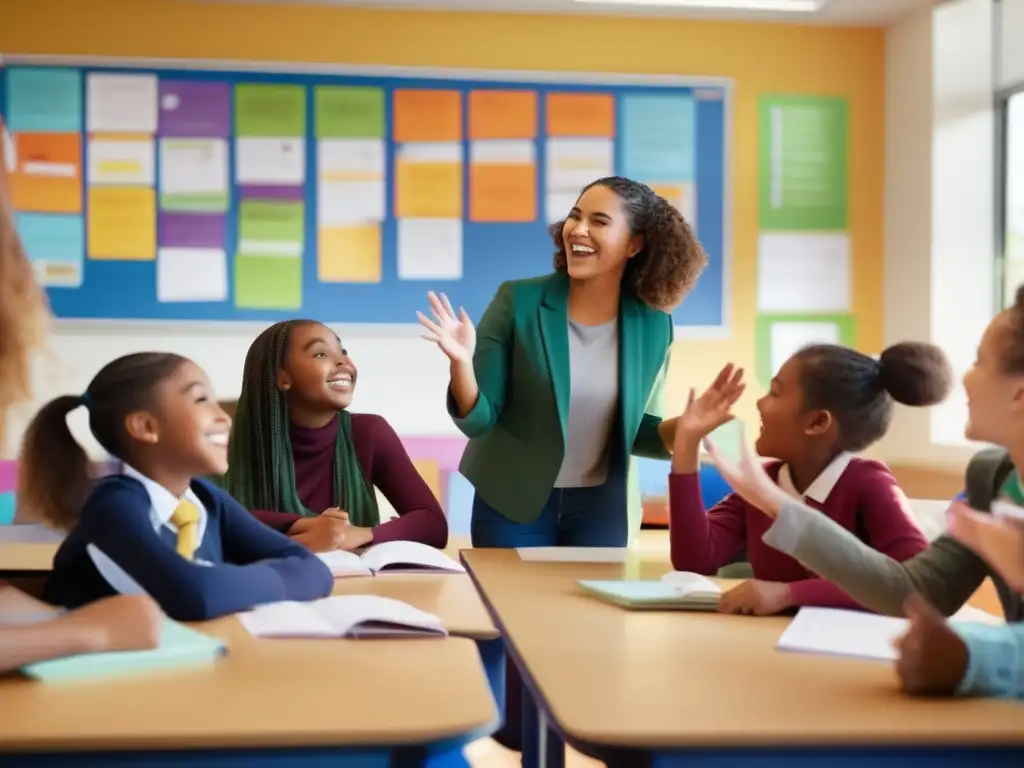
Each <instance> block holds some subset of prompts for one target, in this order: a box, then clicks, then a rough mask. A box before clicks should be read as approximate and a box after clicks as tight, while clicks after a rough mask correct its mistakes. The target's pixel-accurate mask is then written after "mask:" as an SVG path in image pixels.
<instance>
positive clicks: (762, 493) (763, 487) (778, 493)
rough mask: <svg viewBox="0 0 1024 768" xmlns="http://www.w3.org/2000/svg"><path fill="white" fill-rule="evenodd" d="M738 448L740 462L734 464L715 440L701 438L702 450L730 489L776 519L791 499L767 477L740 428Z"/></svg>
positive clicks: (759, 460)
mask: <svg viewBox="0 0 1024 768" xmlns="http://www.w3.org/2000/svg"><path fill="white" fill-rule="evenodd" d="M740 446H741V447H740V450H741V451H742V453H741V454H740V460H739V461H738V462H733V461H732V460H730V459H729V458H728V457H726V456H725V454H724V453H722V451H720V450H719V449H718V446H717V445H715V441H714V440H712V439H711V438H705V439H704V447H705V448H706V449H707V451H708V453H710V454H711V459H712V460H713V461H714V462H715V466H716V467H717V468H718V471H719V472H721V473H722V477H723V478H725V481H726V482H727V483H728V484H729V487H730V488H732V490H733V491H734V492H735V493H738V494H739V495H740V496H741V497H742V498H743V499H744V500H745V501H747V502H748V503H749V504H752V505H753V506H755V507H757V508H758V509H760V510H761V511H762V512H764V513H765V514H766V515H768V517H777V516H778V514H779V510H780V509H782V505H783V504H784V503H785V502H786V501H789V500H791V499H790V496H789V495H788V494H787V493H786V492H785V491H784V490H782V489H781V488H779V486H777V485H776V484H775V483H774V482H773V481H772V479H771V478H770V477H768V473H767V472H765V471H764V466H763V465H762V464H761V459H760V457H759V456H758V455H757V454H755V453H754V452H753V451H752V450H751V449H750V446H749V445H748V444H747V440H746V435H745V432H744V430H743V429H742V427H741V428H740Z"/></svg>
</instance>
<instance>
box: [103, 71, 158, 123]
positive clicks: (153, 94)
mask: <svg viewBox="0 0 1024 768" xmlns="http://www.w3.org/2000/svg"><path fill="white" fill-rule="evenodd" d="M157 86H158V80H157V76H156V75H151V74H122V73H108V72H90V73H89V75H88V77H87V78H86V89H87V93H86V103H87V122H86V124H87V126H88V130H89V133H146V134H155V133H156V128H157V122H158V109H157V96H158V92H157Z"/></svg>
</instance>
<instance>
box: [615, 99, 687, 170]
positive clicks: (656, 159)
mask: <svg viewBox="0 0 1024 768" xmlns="http://www.w3.org/2000/svg"><path fill="white" fill-rule="evenodd" d="M621 109H622V130H621V132H620V136H621V142H622V173H623V175H625V176H628V177H629V178H631V179H642V180H646V181H666V182H684V181H687V182H688V181H693V179H694V168H695V166H696V157H697V141H696V133H697V131H696V126H697V110H696V105H695V103H694V100H693V97H692V96H683V95H677V96H656V95H647V94H643V95H641V94H635V93H631V94H626V95H625V96H623V97H622V102H621Z"/></svg>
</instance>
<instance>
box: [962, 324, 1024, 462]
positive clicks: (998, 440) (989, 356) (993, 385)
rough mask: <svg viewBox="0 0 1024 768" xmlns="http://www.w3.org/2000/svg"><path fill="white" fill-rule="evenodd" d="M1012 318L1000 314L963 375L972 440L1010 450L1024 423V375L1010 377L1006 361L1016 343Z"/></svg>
mask: <svg viewBox="0 0 1024 768" xmlns="http://www.w3.org/2000/svg"><path fill="white" fill-rule="evenodd" d="M1012 322H1013V314H1012V312H1011V311H1010V310H1005V311H1003V312H1000V313H999V314H998V315H996V316H995V318H994V319H993V320H992V322H991V323H990V324H989V326H988V328H987V329H986V330H985V335H984V336H982V339H981V343H980V344H979V345H978V351H977V356H976V358H975V360H974V364H973V365H972V366H971V368H970V369H969V370H968V371H967V373H965V374H964V391H965V392H966V394H967V426H966V427H965V429H964V434H965V436H966V437H967V438H968V439H969V440H977V441H978V442H984V443H995V444H996V445H1002V446H1008V445H1010V444H1012V443H1014V442H1016V441H1017V440H1019V439H1020V438H1019V437H1018V435H1019V434H1020V426H1021V424H1022V423H1024V375H1020V374H1013V373H1007V372H1006V371H1005V369H1004V365H1003V360H1004V357H1005V356H1006V353H1007V348H1008V346H1009V345H1010V344H1011V343H1012V339H1013V328H1012Z"/></svg>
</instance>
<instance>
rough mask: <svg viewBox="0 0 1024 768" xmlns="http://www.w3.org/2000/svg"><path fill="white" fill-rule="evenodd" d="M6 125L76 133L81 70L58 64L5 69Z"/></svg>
mask: <svg viewBox="0 0 1024 768" xmlns="http://www.w3.org/2000/svg"><path fill="white" fill-rule="evenodd" d="M6 74H7V115H6V122H7V127H8V129H9V130H11V131H12V132H19V133H20V132H27V133H36V132H44V131H45V132H53V133H80V132H81V130H82V73H81V72H80V71H79V70H77V69H63V68H59V67H9V68H8V69H7V72H6Z"/></svg>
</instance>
